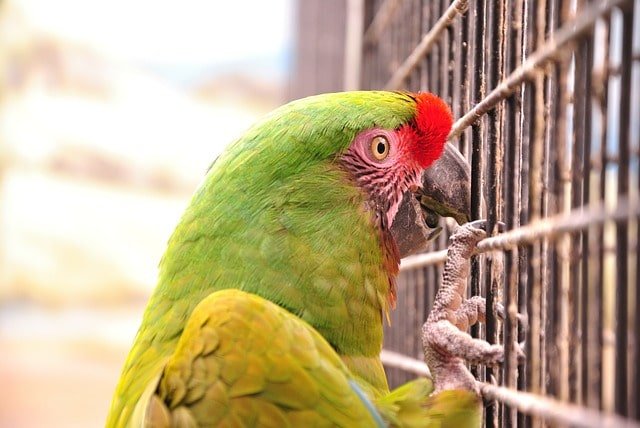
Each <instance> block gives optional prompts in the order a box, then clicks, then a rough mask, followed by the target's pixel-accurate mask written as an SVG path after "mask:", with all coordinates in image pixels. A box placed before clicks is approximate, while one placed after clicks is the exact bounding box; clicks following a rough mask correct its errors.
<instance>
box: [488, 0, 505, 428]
mask: <svg viewBox="0 0 640 428" xmlns="http://www.w3.org/2000/svg"><path fill="white" fill-rule="evenodd" d="M504 7H505V5H504V2H502V1H493V2H489V6H488V15H487V31H486V33H485V34H486V37H487V38H488V40H487V45H486V48H487V49H486V55H487V57H488V59H489V60H488V61H487V69H486V70H487V85H488V86H489V87H490V88H494V87H496V86H497V85H498V82H500V81H501V80H502V78H503V76H504V28H505V23H504ZM503 110H504V102H501V103H500V104H499V105H498V106H496V108H494V109H493V110H491V111H489V113H488V114H487V117H488V132H487V143H488V144H487V149H488V155H487V158H488V160H489V162H488V164H487V189H486V190H487V220H488V230H489V231H492V230H493V228H494V226H495V224H496V222H497V221H498V220H500V219H501V217H502V211H503V198H502V171H503V150H504V149H503V138H502V137H503V135H502V121H503V118H504V111H503ZM496 257H497V255H494V256H493V257H490V258H487V263H486V266H487V272H488V273H489V274H488V275H486V277H485V278H486V293H487V297H486V302H487V303H486V311H487V316H486V320H487V340H488V341H489V342H490V343H498V342H499V330H498V323H497V320H496V318H495V316H494V313H493V310H494V305H495V303H494V302H495V301H496V299H498V298H499V294H498V290H499V289H500V285H499V284H501V283H502V275H503V266H501V263H500V262H499V261H498V260H496ZM507 352H508V351H507ZM485 372H486V376H487V378H489V379H490V378H491V377H495V378H497V379H498V381H500V379H499V378H500V372H499V370H494V369H493V368H489V367H488V368H486V369H485ZM501 408H502V405H500V406H499V407H498V406H496V405H490V406H488V407H487V414H486V423H487V426H497V425H498V424H500V422H501V421H500V419H501V418H500V413H501Z"/></svg>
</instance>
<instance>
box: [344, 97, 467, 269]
mask: <svg viewBox="0 0 640 428" xmlns="http://www.w3.org/2000/svg"><path fill="white" fill-rule="evenodd" d="M406 95H408V96H409V97H410V98H411V99H413V100H414V101H415V106H416V108H415V116H414V117H413V118H412V119H411V120H409V121H408V122H407V123H405V124H403V125H401V126H399V127H397V128H396V129H392V130H389V129H383V128H379V127H373V128H369V129H366V130H364V131H361V132H360V133H358V134H357V135H356V137H355V138H354V139H353V141H352V143H351V144H350V146H349V148H348V149H347V151H346V153H345V154H344V155H343V156H342V159H341V161H342V164H343V165H344V167H345V168H346V170H347V171H349V173H350V174H351V175H352V176H353V177H354V179H355V180H356V182H357V183H358V185H360V186H361V187H362V188H363V189H365V190H366V192H367V193H368V194H369V196H370V199H369V202H370V208H371V209H373V211H374V212H375V213H376V215H377V218H378V219H379V223H380V226H381V227H382V228H385V229H389V230H390V232H391V235H392V236H393V238H394V241H395V243H396V244H397V246H398V250H399V253H400V257H406V256H408V255H411V254H415V253H417V252H419V251H421V250H424V249H425V247H426V244H427V243H428V242H429V241H430V240H432V239H433V238H434V237H435V236H437V234H438V233H439V231H440V229H441V228H440V227H438V218H439V217H440V216H443V217H444V216H446V217H452V218H454V219H455V220H456V221H457V222H458V223H463V222H466V221H469V213H470V207H469V200H470V184H469V183H470V182H469V166H468V164H467V162H466V160H465V159H464V157H462V155H461V154H460V152H458V151H457V150H456V149H455V147H453V146H452V145H450V144H448V143H446V140H447V136H448V134H449V131H450V130H451V126H452V123H453V119H452V115H451V111H450V110H449V107H448V106H447V105H446V104H445V103H444V102H443V101H442V100H441V99H440V98H438V97H436V96H435V95H432V94H430V93H420V94H406Z"/></svg>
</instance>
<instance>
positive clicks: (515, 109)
mask: <svg viewBox="0 0 640 428" xmlns="http://www.w3.org/2000/svg"><path fill="white" fill-rule="evenodd" d="M520 6H521V2H512V1H511V0H507V1H505V2H503V4H502V8H501V9H502V10H501V13H502V16H501V18H500V21H501V27H500V28H501V29H502V31H501V33H502V34H501V38H502V41H503V43H502V51H503V61H502V65H501V66H502V69H503V70H502V73H501V74H502V75H504V74H507V73H509V72H511V71H512V70H514V69H515V68H516V63H517V57H518V49H519V48H520V47H521V43H522V38H521V32H520V27H519V26H518V25H517V24H516V25H515V27H514V25H513V23H514V22H522V16H521V10H520ZM519 10H520V12H519ZM519 119H520V93H518V92H516V93H514V95H513V96H511V97H509V98H508V99H507V100H506V101H505V106H504V120H503V121H502V135H503V136H504V138H503V140H504V141H505V142H508V143H507V144H503V147H504V149H503V150H504V159H505V168H504V173H503V174H502V175H503V186H502V187H503V189H504V190H503V195H504V198H503V199H504V210H505V215H504V221H505V222H506V224H507V228H508V229H514V228H517V227H519V226H520V215H519V214H520V209H521V205H520V201H521V199H520V180H521V174H520V171H521V165H520V160H521V153H520V151H521V148H522V135H521V132H520V120H519ZM519 274H520V252H519V248H515V249H513V250H512V251H508V252H506V254H505V279H504V288H505V289H504V296H503V300H504V307H505V309H506V317H505V321H504V325H503V337H504V344H505V345H504V346H505V363H504V365H503V376H504V385H505V386H506V387H508V388H513V389H516V388H517V387H518V369H519V367H518V358H517V352H516V350H515V348H514V344H515V343H517V342H518V341H519V336H518V320H517V314H518V295H519V293H518V292H519V291H520V290H519V287H518V284H519V281H518V280H519V277H520V275H519ZM522 291H523V292H524V289H523V290H522ZM517 424H518V412H517V410H516V409H515V408H510V407H507V406H503V409H502V425H503V426H508V427H512V426H516V425H517Z"/></svg>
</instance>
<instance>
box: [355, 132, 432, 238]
mask: <svg viewBox="0 0 640 428" xmlns="http://www.w3.org/2000/svg"><path fill="white" fill-rule="evenodd" d="M406 126H409V125H406ZM406 126H405V127H406ZM405 127H402V128H400V129H399V130H394V131H390V130H386V129H380V128H373V129H368V130H366V131H363V132H361V133H360V134H358V135H357V136H356V138H355V139H354V141H353V143H352V144H351V146H349V149H348V150H347V152H346V153H345V154H344V155H343V156H342V163H343V165H344V167H345V168H346V169H347V171H349V172H350V173H351V175H352V176H353V177H354V178H355V180H356V182H357V183H358V185H360V186H361V187H362V188H363V189H364V190H365V191H366V192H367V194H368V195H369V198H370V202H371V203H372V205H373V206H372V207H371V208H373V210H374V211H375V213H376V215H377V216H378V217H379V220H380V223H381V226H382V227H383V228H384V229H388V228H390V227H391V224H392V223H393V218H394V217H395V215H396V213H397V211H398V206H399V205H400V201H401V199H402V195H403V194H404V192H405V191H407V190H408V189H410V188H414V187H415V188H417V187H418V186H419V185H420V180H419V178H420V173H421V171H422V168H421V167H420V165H419V164H418V162H417V161H416V159H415V158H414V156H413V155H412V153H411V152H410V148H411V144H408V143H407V141H406V138H408V137H413V135H412V134H413V133H412V132H408V131H407V130H405Z"/></svg>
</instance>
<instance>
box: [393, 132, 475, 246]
mask: <svg viewBox="0 0 640 428" xmlns="http://www.w3.org/2000/svg"><path fill="white" fill-rule="evenodd" d="M470 177H471V168H470V167H469V164H468V163H467V161H466V159H465V158H464V157H463V156H462V155H461V154H460V152H459V151H458V150H457V149H456V148H455V147H453V146H452V145H451V144H449V143H447V144H446V145H445V149H444V152H443V154H442V156H441V157H440V159H438V160H437V161H436V162H435V163H434V164H433V165H431V166H430V167H429V168H428V169H426V170H425V171H424V172H423V173H422V189H419V190H418V191H417V192H410V191H409V192H406V193H405V194H404V197H403V198H402V202H401V203H400V207H399V209H398V213H397V214H396V216H395V218H394V220H393V224H392V226H391V234H392V235H393V237H394V238H395V240H396V243H397V244H398V248H399V250H400V256H401V257H406V256H409V255H411V254H416V253H419V252H421V251H424V250H425V249H426V246H427V244H428V243H429V241H431V240H433V239H434V238H435V237H436V236H438V234H439V233H440V231H441V229H442V228H441V227H439V226H438V223H439V219H440V217H453V218H454V219H455V220H456V222H458V224H463V223H466V222H468V221H469V220H470V217H471V178H470Z"/></svg>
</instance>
